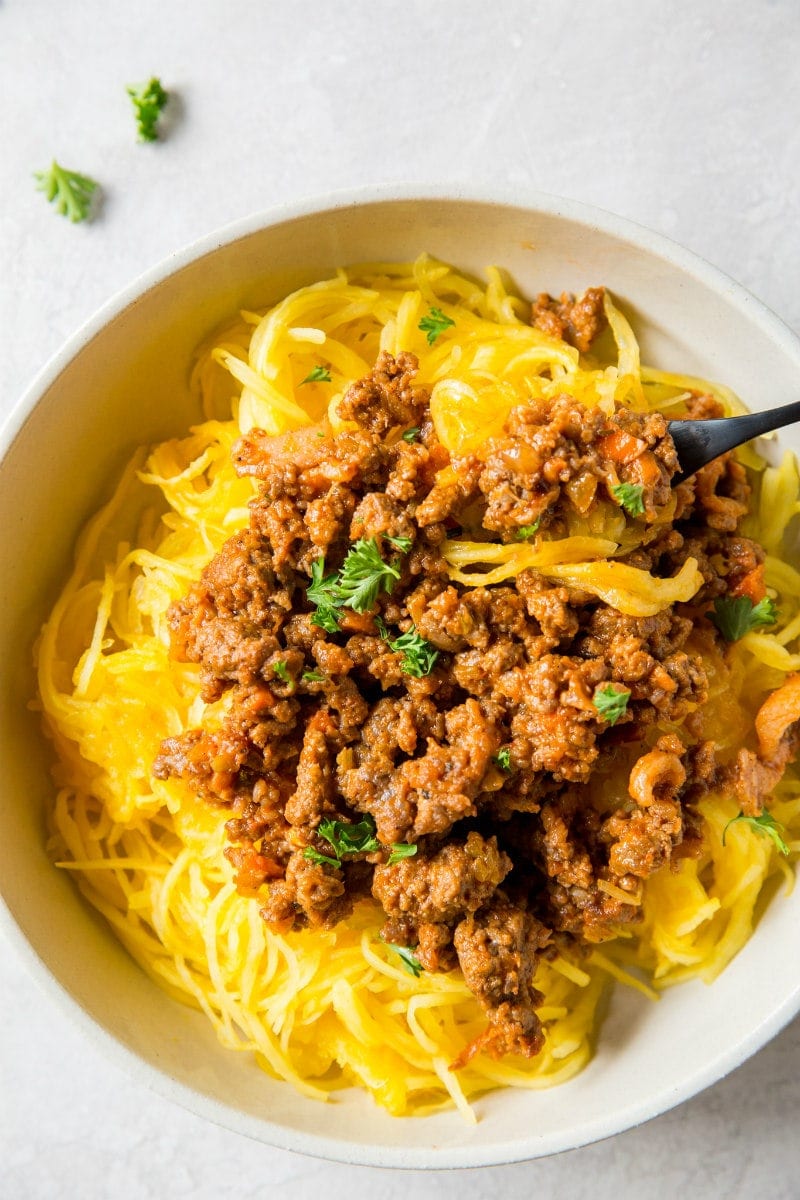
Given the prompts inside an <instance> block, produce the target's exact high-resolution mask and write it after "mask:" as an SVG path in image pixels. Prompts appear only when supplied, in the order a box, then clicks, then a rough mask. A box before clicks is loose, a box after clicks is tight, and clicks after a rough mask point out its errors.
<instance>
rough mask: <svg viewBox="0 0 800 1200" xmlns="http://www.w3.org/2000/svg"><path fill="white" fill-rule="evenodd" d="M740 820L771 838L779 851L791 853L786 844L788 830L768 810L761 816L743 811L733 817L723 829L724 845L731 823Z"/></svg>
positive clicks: (734, 823) (733, 823)
mask: <svg viewBox="0 0 800 1200" xmlns="http://www.w3.org/2000/svg"><path fill="white" fill-rule="evenodd" d="M739 821H742V822H743V823H744V824H745V825H749V826H750V828H751V829H754V830H755V831H756V833H761V834H763V835H764V837H768V838H771V840H772V841H773V842H774V843H775V846H776V848H777V850H778V851H779V853H781V854H788V853H789V847H788V846H787V845H786V840H785V838H784V836H783V835H784V834H785V832H786V830H785V829H784V827H783V825H781V823H780V821H776V820H775V818H774V817H773V815H772V813H768V812H763V813H762V814H761V816H759V817H747V816H745V814H744V813H743V812H740V813H739V814H738V816H736V817H732V818H731V819H730V821H728V824H727V825H726V826H725V828H724V829H723V831H722V844H723V846H724V845H725V836H726V834H727V832H728V830H729V829H730V827H731V825H736V824H737V823H738V822H739Z"/></svg>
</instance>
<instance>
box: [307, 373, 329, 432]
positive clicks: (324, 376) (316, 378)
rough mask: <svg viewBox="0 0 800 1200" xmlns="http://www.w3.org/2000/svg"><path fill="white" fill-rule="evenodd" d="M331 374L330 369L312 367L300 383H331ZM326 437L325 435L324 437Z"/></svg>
mask: <svg viewBox="0 0 800 1200" xmlns="http://www.w3.org/2000/svg"><path fill="white" fill-rule="evenodd" d="M330 381H331V373H330V370H329V369H328V367H323V366H318V367H312V368H311V370H310V371H309V372H308V374H307V375H306V377H305V379H301V380H300V383H301V384H303V383H330ZM322 436H323V437H324V436H325V435H324V434H323V435H322Z"/></svg>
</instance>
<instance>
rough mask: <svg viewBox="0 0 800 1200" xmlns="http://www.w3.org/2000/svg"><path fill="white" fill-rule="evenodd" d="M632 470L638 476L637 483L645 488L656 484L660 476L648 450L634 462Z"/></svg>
mask: <svg viewBox="0 0 800 1200" xmlns="http://www.w3.org/2000/svg"><path fill="white" fill-rule="evenodd" d="M633 469H634V471H635V473H636V474H637V475H638V476H639V482H640V483H643V484H644V485H645V487H652V485H653V484H655V483H658V481H659V478H660V476H661V471H660V470H659V466H658V463H657V462H656V460H655V455H653V454H651V453H650V451H649V450H647V451H646V452H645V453H644V454H642V455H641V456H640V457H639V458H638V459H637V460H636V462H635V463H634V464H633Z"/></svg>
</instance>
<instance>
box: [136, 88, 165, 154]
mask: <svg viewBox="0 0 800 1200" xmlns="http://www.w3.org/2000/svg"><path fill="white" fill-rule="evenodd" d="M126 91H127V93H128V95H129V96H130V98H131V100H132V101H133V107H134V111H135V113H136V127H137V129H138V132H139V141H140V142H155V141H156V140H157V138H158V130H157V129H156V124H157V122H158V118H159V116H160V115H161V110H162V108H163V107H164V105H165V104H166V103H167V100H168V99H169V92H165V91H164V89H163V87H162V86H161V80H160V79H155V78H153V79H150V80H148V82H147V83H142V84H140V85H139V86H138V87H129V88H126Z"/></svg>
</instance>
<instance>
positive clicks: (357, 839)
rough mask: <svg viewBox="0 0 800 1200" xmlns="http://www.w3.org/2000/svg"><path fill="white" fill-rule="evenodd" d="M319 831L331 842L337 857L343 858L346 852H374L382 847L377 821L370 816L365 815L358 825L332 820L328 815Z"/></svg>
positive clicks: (320, 824)
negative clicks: (378, 835) (377, 830)
mask: <svg viewBox="0 0 800 1200" xmlns="http://www.w3.org/2000/svg"><path fill="white" fill-rule="evenodd" d="M317 833H318V834H319V836H320V837H321V838H324V839H325V841H326V842H330V844H331V846H332V847H333V853H334V854H335V855H336V857H337V858H343V857H344V856H345V854H374V853H375V851H376V850H380V849H381V844H380V842H379V841H378V839H377V838H376V837H375V823H374V821H372V820H371V819H370V818H369V817H365V818H364V820H363V821H359V822H358V824H357V825H347V824H345V822H344V821H331V820H330V819H329V818H327V817H326V818H325V820H324V821H320V823H319V828H318V829H317Z"/></svg>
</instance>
